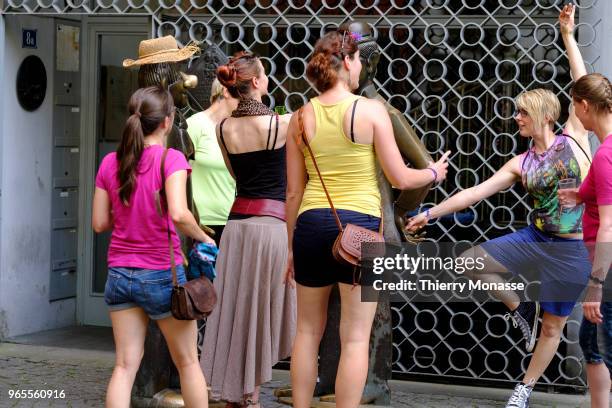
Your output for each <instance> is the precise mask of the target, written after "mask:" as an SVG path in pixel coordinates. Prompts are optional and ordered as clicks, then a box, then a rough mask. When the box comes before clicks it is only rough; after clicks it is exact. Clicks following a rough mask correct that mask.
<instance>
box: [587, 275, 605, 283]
mask: <svg viewBox="0 0 612 408" xmlns="http://www.w3.org/2000/svg"><path fill="white" fill-rule="evenodd" d="M589 280H592V281H593V282H595V283H597V284H598V285H602V286H603V284H604V282H605V281H603V280H601V279H599V278H598V277H596V276H593V274H592V273H591V274H590V275H589Z"/></svg>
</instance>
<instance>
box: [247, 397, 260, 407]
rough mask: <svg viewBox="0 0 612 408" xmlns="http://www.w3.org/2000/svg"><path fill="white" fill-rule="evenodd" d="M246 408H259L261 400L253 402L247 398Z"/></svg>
mask: <svg viewBox="0 0 612 408" xmlns="http://www.w3.org/2000/svg"><path fill="white" fill-rule="evenodd" d="M244 406H245V407H250V406H258V407H259V400H253V399H251V398H247V399H245V400H244Z"/></svg>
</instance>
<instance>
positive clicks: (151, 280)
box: [104, 265, 186, 320]
mask: <svg viewBox="0 0 612 408" xmlns="http://www.w3.org/2000/svg"><path fill="white" fill-rule="evenodd" d="M176 277H177V279H178V283H179V284H183V283H185V282H186V279H185V270H184V269H183V266H182V265H177V266H176ZM171 296H172V271H171V270H170V269H164V270H153V269H142V268H117V267H112V268H109V269H108V277H107V279H106V287H105V288H104V301H105V302H106V304H107V305H108V307H109V309H110V310H111V312H115V311H119V310H125V309H130V308H133V307H140V308H142V309H143V310H144V311H145V313H146V314H147V315H149V317H150V318H151V319H152V320H159V319H164V318H166V317H169V316H171V314H172V313H171V312H170V298H171Z"/></svg>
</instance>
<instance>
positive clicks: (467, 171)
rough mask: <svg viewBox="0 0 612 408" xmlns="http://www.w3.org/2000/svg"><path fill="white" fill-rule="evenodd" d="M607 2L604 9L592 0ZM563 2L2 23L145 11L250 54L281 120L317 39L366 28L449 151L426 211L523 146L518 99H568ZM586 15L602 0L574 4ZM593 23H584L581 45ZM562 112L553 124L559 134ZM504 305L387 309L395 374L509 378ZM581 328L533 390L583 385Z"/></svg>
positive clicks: (451, 236)
mask: <svg viewBox="0 0 612 408" xmlns="http://www.w3.org/2000/svg"><path fill="white" fill-rule="evenodd" d="M599 1H602V0H599ZM562 3H563V2H562V1H561V0H356V1H339V0H288V1H279V0H210V1H207V0H5V2H4V9H3V12H4V13H36V14H52V15H59V14H90V15H93V14H95V15H117V16H119V15H134V14H140V15H147V16H150V17H151V19H152V22H153V32H154V35H156V36H161V35H166V34H171V35H174V36H175V37H176V38H177V39H178V40H179V41H180V42H182V43H183V44H186V43H188V42H189V41H192V40H193V41H205V42H207V43H216V44H218V45H219V46H220V47H221V48H222V49H223V50H224V51H226V52H227V53H228V54H231V53H233V52H235V51H238V50H241V49H250V50H251V51H254V52H256V53H258V54H259V55H261V56H262V57H263V60H264V65H265V66H266V70H267V73H268V74H269V75H270V96H269V100H268V101H267V102H268V103H269V104H270V105H271V106H275V105H285V106H286V108H287V109H288V110H289V111H293V110H295V109H297V108H298V107H299V106H301V105H302V104H303V103H304V101H306V100H307V98H310V97H313V96H315V91H314V89H313V87H312V86H311V85H310V84H309V83H308V81H307V80H306V79H305V69H306V61H307V59H308V57H309V55H310V53H311V51H312V49H313V47H314V43H315V42H316V40H317V39H318V38H319V37H320V36H321V35H322V33H324V32H325V31H327V30H329V29H332V28H334V27H337V26H338V25H339V24H341V23H342V22H344V21H346V20H347V19H361V20H365V21H367V22H369V23H370V25H371V26H372V28H373V29H374V32H375V34H376V37H377V42H378V44H379V46H380V48H381V50H382V58H381V61H380V64H379V67H378V74H377V77H376V85H377V87H378V89H379V92H380V93H381V95H383V96H384V97H385V98H386V99H387V100H388V101H389V103H390V104H391V105H393V106H394V107H396V108H397V109H399V110H400V111H401V112H403V113H405V115H406V117H407V119H408V120H409V122H410V123H411V124H412V125H413V126H414V127H415V129H416V130H417V133H418V134H420V135H421V137H422V140H423V142H424V143H425V144H426V146H427V147H428V150H429V151H430V152H431V153H432V155H439V154H440V153H441V152H443V151H444V150H446V149H451V150H452V151H453V155H452V157H451V162H452V164H451V167H452V168H451V170H450V172H449V176H448V179H447V181H446V182H445V183H443V184H442V185H440V186H438V187H437V188H436V189H435V190H434V191H432V192H431V194H430V196H429V197H428V198H427V200H426V201H427V202H429V203H434V202H439V201H441V200H442V199H444V198H445V197H447V196H448V195H450V194H453V193H454V192H456V191H458V190H459V189H463V188H467V187H470V186H473V185H474V184H476V183H478V182H480V181H482V180H484V179H485V178H487V177H489V176H490V175H491V174H492V173H493V172H494V171H495V170H496V169H498V168H500V167H501V165H502V164H503V163H505V162H506V161H507V160H508V159H509V158H510V157H512V156H513V155H516V154H518V153H520V152H522V151H524V150H525V148H526V147H527V141H526V140H524V139H521V137H520V136H519V135H518V132H517V129H516V126H515V125H514V121H513V119H512V115H513V111H514V102H513V98H514V97H515V96H516V95H517V94H518V93H519V92H521V91H522V90H525V89H531V88H535V87H546V88H549V89H551V90H553V91H554V92H555V93H556V94H557V95H558V96H559V98H560V100H561V102H562V106H563V111H564V112H567V107H568V103H569V100H570V98H569V95H568V88H569V85H570V81H571V79H570V76H569V72H568V71H569V69H568V64H567V61H566V56H565V54H564V50H563V47H562V43H561V39H560V35H559V33H558V25H557V22H556V21H557V16H558V13H559V9H560V7H561V6H562ZM580 3H581V4H580V6H579V7H580V8H579V13H580V10H583V9H585V8H591V7H593V5H594V4H596V3H597V0H591V1H581V2H580ZM597 24H599V22H596V21H592V22H590V23H581V24H580V25H579V28H578V39H579V43H580V44H581V45H589V44H591V43H593V41H595V30H594V27H595V26H596V25H597ZM566 117H567V114H566V113H565V115H564V116H563V117H562V118H561V119H562V120H561V121H560V123H559V127H560V126H561V124H562V123H563V120H564V119H565V118H566ZM530 205H531V203H530V202H529V201H528V199H527V197H526V195H525V192H524V191H523V189H522V188H521V187H520V186H515V187H513V188H510V189H508V190H507V191H505V192H503V193H501V194H498V195H496V196H494V197H492V198H490V199H487V200H484V201H483V202H481V203H479V204H477V205H476V206H474V207H472V208H470V209H468V210H467V211H465V212H464V213H463V214H461V215H459V216H455V217H454V218H450V219H442V220H439V221H438V222H437V223H436V225H435V226H434V227H433V228H431V229H430V231H429V232H428V234H429V237H430V238H432V239H436V240H442V241H450V242H457V243H461V241H464V242H465V241H467V242H478V241H483V240H487V239H491V238H495V237H497V236H499V235H502V234H506V233H509V232H512V231H515V230H516V229H517V228H519V227H521V226H524V225H525V224H526V219H527V216H528V213H529V211H530V210H531V207H530ZM502 309H503V308H502V307H500V305H499V304H494V303H492V302H487V303H485V304H481V303H478V302H474V303H446V304H434V303H428V304H416V303H410V302H408V299H407V301H406V302H405V303H401V304H394V305H393V313H394V365H393V369H394V373H395V374H397V375H398V376H399V377H404V376H415V375H417V376H426V377H428V378H430V379H433V378H434V377H435V378H437V379H439V378H440V376H444V377H446V378H454V379H455V380H454V381H457V380H458V379H463V380H466V381H467V380H471V379H475V378H479V379H481V380H491V381H494V382H508V381H515V380H517V379H518V378H520V377H521V375H522V372H523V371H524V370H525V368H526V365H527V363H528V359H529V355H527V354H526V353H525V352H524V351H523V348H522V347H520V346H517V345H516V343H517V341H518V337H517V335H516V334H517V333H516V331H515V330H512V329H511V325H510V323H509V322H508V321H506V320H504V318H503V313H504V312H505V311H504V310H502ZM578 326H579V322H578V321H577V320H576V319H575V318H573V319H570V321H569V323H568V327H567V329H566V331H565V333H564V336H563V339H562V344H561V346H560V348H559V351H558V353H557V355H556V356H555V358H554V360H553V363H552V364H551V365H550V367H549V369H548V370H547V371H546V373H545V375H544V377H543V378H542V379H541V382H542V383H544V384H549V385H569V386H573V387H582V386H584V385H585V382H584V380H583V379H582V376H583V375H582V368H581V367H582V366H581V356H580V354H579V351H578V347H577V328H578Z"/></svg>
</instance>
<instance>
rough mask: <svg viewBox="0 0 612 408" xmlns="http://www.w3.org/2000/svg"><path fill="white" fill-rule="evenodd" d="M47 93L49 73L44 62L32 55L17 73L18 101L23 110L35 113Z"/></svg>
mask: <svg viewBox="0 0 612 408" xmlns="http://www.w3.org/2000/svg"><path fill="white" fill-rule="evenodd" d="M46 93H47V71H46V70H45V64H43V62H42V60H41V59H40V58H38V57H37V56H35V55H30V56H29V57H26V59H24V60H23V62H22V63H21V65H20V66H19V71H17V100H19V104H20V105H21V107H22V108H23V109H25V110H26V111H28V112H33V111H35V110H36V109H38V108H40V105H42V103H43V102H44V100H45V94H46Z"/></svg>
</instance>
